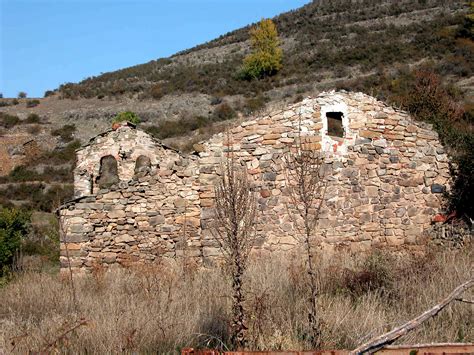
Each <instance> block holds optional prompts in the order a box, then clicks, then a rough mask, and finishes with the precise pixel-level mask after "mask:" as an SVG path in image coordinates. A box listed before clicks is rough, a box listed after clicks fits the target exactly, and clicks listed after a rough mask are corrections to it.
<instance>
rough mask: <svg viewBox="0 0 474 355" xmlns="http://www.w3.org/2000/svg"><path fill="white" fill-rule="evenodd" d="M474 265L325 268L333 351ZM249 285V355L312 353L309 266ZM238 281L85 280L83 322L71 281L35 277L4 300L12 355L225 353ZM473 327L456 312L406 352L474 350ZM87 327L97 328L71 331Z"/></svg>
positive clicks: (444, 290) (260, 274)
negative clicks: (441, 346)
mask: <svg viewBox="0 0 474 355" xmlns="http://www.w3.org/2000/svg"><path fill="white" fill-rule="evenodd" d="M473 255H474V253H473V250H472V247H468V248H467V249H464V250H462V251H455V252H448V251H443V252H439V251H438V252H430V253H427V254H426V255H424V256H421V255H411V256H405V257H399V256H397V257H396V256H390V255H388V254H386V253H381V252H375V253H373V254H371V255H368V256H364V257H362V256H357V257H356V256H351V255H339V256H338V257H337V258H335V257H332V258H326V260H325V261H321V263H320V265H319V275H318V281H319V283H320V289H321V290H322V293H321V295H320V298H319V307H318V309H320V310H321V314H320V317H321V319H322V320H323V334H322V335H323V338H322V341H323V344H324V347H325V348H354V347H355V346H356V345H357V344H359V343H360V342H362V341H364V340H367V339H368V338H369V337H371V336H374V335H377V334H379V333H382V332H384V331H386V330H389V329H391V328H393V327H394V326H396V325H399V324H401V323H403V322H405V321H406V320H408V319H410V318H411V317H414V316H415V315H418V314H420V313H421V312H423V311H424V310H426V309H428V308H429V307H430V306H432V305H433V304H435V303H437V302H438V300H440V299H442V298H443V297H444V296H445V295H447V294H448V293H449V292H450V291H451V290H452V289H454V288H455V287H456V286H457V285H458V284H460V283H461V282H462V281H464V280H466V279H467V278H469V277H470V274H471V271H472V269H471V268H472V261H473ZM322 259H323V258H320V260H322ZM188 270H189V268H188ZM247 275H248V276H247V279H246V280H245V285H246V286H247V288H246V290H247V292H246V304H245V306H246V310H247V313H248V319H247V325H248V327H249V329H248V332H247V335H248V339H249V347H250V348H251V349H273V350H277V349H305V348H308V343H307V330H308V325H307V319H306V317H307V313H308V312H307V309H306V307H307V306H306V305H307V301H306V300H307V297H308V296H309V293H308V292H309V287H308V284H307V283H308V280H307V279H306V275H305V273H304V268H303V266H302V264H301V263H300V262H299V261H298V258H297V257H292V256H289V255H274V256H272V257H263V256H262V257H259V258H255V259H254V260H253V261H252V263H251V265H250V268H249V272H248V274H247ZM228 280H229V279H228V277H227V275H226V273H225V270H223V269H222V268H218V267H216V268H211V269H198V268H196V269H192V270H189V271H188V273H187V275H186V277H183V274H182V272H180V268H179V265H174V266H173V265H164V264H157V265H154V266H147V267H145V266H143V267H134V268H128V269H116V270H110V271H107V272H105V271H104V270H103V269H100V268H97V269H96V270H95V271H94V272H93V273H92V274H90V275H87V276H84V277H78V278H76V279H75V288H76V292H77V298H78V309H79V311H78V313H76V312H75V311H74V310H75V307H74V304H73V301H72V297H71V295H70V287H69V284H68V281H67V280H65V279H62V278H61V277H60V276H59V275H55V274H48V273H44V272H43V273H41V272H25V273H24V274H21V275H19V276H18V277H17V278H16V279H15V280H13V281H12V282H11V283H9V284H8V285H7V286H5V287H3V288H1V289H0V300H1V302H0V352H2V351H3V352H6V353H27V352H29V351H40V350H42V349H45V348H46V346H47V345H48V344H49V345H51V344H53V345H52V346H50V349H52V348H55V349H57V350H58V351H59V352H65V353H85V352H87V353H117V352H133V351H138V352H144V353H147V352H159V353H173V352H178V351H179V350H180V349H181V348H182V347H184V346H193V347H216V348H221V349H225V348H226V345H227V344H228V340H229V339H228V337H229V333H228V332H229V322H230V317H231V309H230V307H231V299H230V297H229V295H231V292H230V287H229V282H228ZM473 294H474V292H471V293H470V294H468V295H465V297H466V298H469V297H471V296H473ZM471 298H472V297H471ZM473 316H474V307H473V306H472V305H468V304H461V303H457V304H456V303H455V304H452V305H451V306H449V307H448V308H447V309H445V310H443V312H442V313H441V314H440V315H439V316H437V317H436V318H434V319H432V320H430V321H428V322H427V323H426V324H424V325H423V326H421V327H420V328H419V329H417V330H416V331H414V332H413V333H411V334H409V335H407V336H405V337H404V338H402V342H403V343H420V342H448V341H449V342H451V341H453V342H456V341H462V342H467V341H474V317H473ZM81 317H83V318H84V319H85V320H86V322H87V323H86V324H85V325H82V326H80V327H78V328H77V329H75V330H74V331H68V330H70V329H71V328H72V326H73V325H74V324H75V323H74V322H75V321H77V320H78V319H80V318H81ZM64 333H66V335H65V336H63V337H60V335H61V334H64ZM58 338H60V339H58ZM56 340H57V341H56Z"/></svg>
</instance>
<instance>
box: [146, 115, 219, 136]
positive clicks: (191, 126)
mask: <svg viewBox="0 0 474 355" xmlns="http://www.w3.org/2000/svg"><path fill="white" fill-rule="evenodd" d="M211 125H212V120H211V119H210V118H208V117H203V116H198V117H193V118H190V117H189V118H188V117H183V118H181V119H179V120H177V121H176V120H173V121H172V120H167V121H162V122H160V124H159V125H158V126H148V127H147V128H146V132H148V133H149V134H151V135H152V136H153V137H156V138H158V139H165V138H170V137H176V136H182V135H184V134H187V133H190V132H192V131H194V130H197V129H200V128H204V127H209V126H211Z"/></svg>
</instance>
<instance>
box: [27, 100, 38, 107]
mask: <svg viewBox="0 0 474 355" xmlns="http://www.w3.org/2000/svg"><path fill="white" fill-rule="evenodd" d="M39 104H40V100H28V101H26V107H28V108H32V107H36V106H38V105H39Z"/></svg>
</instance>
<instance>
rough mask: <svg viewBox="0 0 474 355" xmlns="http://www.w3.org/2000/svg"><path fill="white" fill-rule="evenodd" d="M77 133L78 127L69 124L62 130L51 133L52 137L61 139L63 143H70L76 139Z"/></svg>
mask: <svg viewBox="0 0 474 355" xmlns="http://www.w3.org/2000/svg"><path fill="white" fill-rule="evenodd" d="M75 131H76V126H75V125H74V124H67V125H64V126H62V127H61V128H58V129H55V130H54V131H51V135H53V136H59V137H61V139H62V141H63V142H66V143H67V142H70V141H72V140H73V139H74V136H73V134H74V132H75Z"/></svg>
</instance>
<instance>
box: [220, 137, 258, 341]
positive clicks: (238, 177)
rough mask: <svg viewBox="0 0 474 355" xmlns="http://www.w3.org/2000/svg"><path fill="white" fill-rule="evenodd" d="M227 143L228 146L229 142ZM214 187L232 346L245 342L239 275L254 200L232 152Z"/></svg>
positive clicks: (248, 242)
mask: <svg viewBox="0 0 474 355" xmlns="http://www.w3.org/2000/svg"><path fill="white" fill-rule="evenodd" d="M229 146H230V145H229ZM221 170H222V173H221V178H220V180H219V181H218V183H217V185H216V187H215V225H214V228H213V230H212V232H213V235H214V237H215V239H216V240H217V242H218V243H219V245H220V248H221V250H222V252H223V254H224V257H225V261H226V264H227V266H228V269H229V271H230V273H231V278H232V292H233V295H232V298H233V305H232V335H231V343H232V345H233V346H234V348H235V349H243V348H244V347H245V344H246V339H245V331H246V329H247V327H246V326H245V312H244V307H243V304H244V294H243V276H244V273H245V270H246V268H247V262H248V258H249V255H250V251H251V250H252V247H253V245H254V237H255V233H254V225H255V217H256V210H257V202H256V198H255V196H254V194H253V192H252V191H251V189H250V182H249V180H248V176H247V170H246V168H245V167H242V166H239V165H237V164H236V162H235V159H234V156H233V154H232V152H230V153H229V156H228V158H227V159H226V161H225V162H224V163H223V165H222V167H221Z"/></svg>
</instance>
